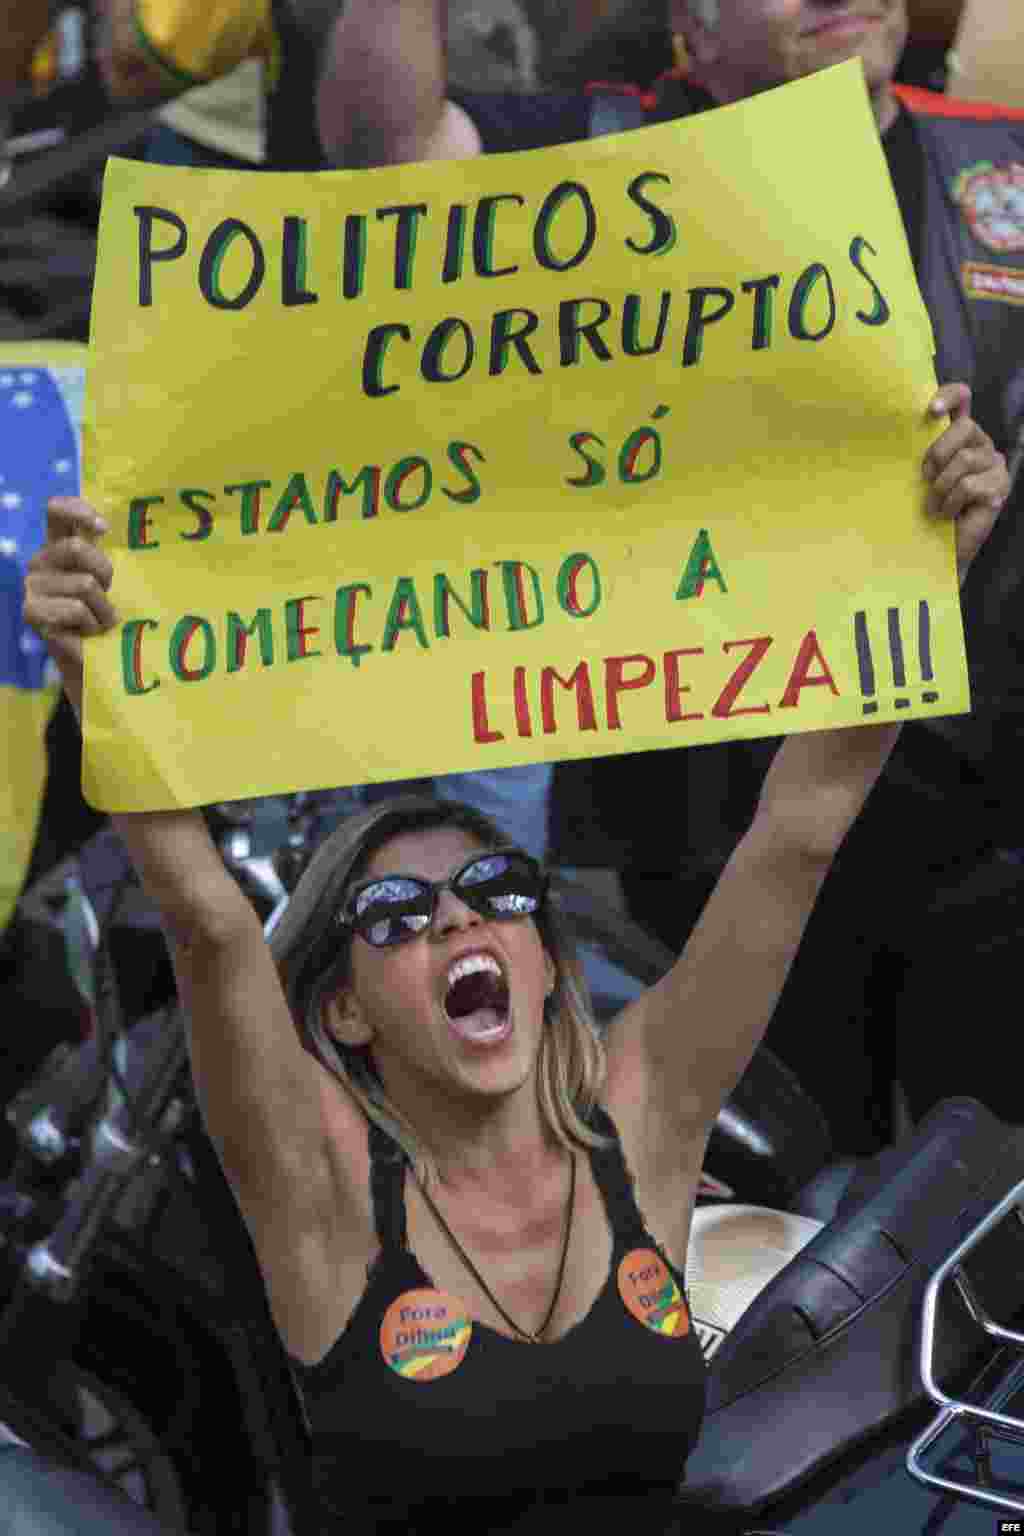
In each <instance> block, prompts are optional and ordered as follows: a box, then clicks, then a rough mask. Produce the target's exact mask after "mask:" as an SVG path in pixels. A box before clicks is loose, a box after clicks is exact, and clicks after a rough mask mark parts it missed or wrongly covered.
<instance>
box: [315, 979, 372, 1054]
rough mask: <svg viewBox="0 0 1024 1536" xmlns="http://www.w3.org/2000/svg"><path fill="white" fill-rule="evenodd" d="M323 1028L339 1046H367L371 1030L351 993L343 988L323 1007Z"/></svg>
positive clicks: (370, 1038)
mask: <svg viewBox="0 0 1024 1536" xmlns="http://www.w3.org/2000/svg"><path fill="white" fill-rule="evenodd" d="M323 1010H324V1013H323V1018H324V1028H325V1029H326V1030H327V1033H328V1034H329V1035H330V1036H331V1037H332V1039H334V1040H337V1041H338V1043H339V1044H340V1045H369V1043H370V1041H371V1040H372V1039H373V1030H372V1029H371V1028H370V1026H369V1024H368V1023H367V1021H366V1019H365V1018H364V1016H363V1012H362V1009H361V1008H360V1007H359V1004H358V1003H357V1002H356V999H355V997H354V996H353V995H352V993H351V991H350V990H349V989H348V988H347V987H345V988H343V989H342V990H341V991H340V992H336V993H335V994H334V996H333V997H329V998H328V999H327V1000H326V1002H325V1003H324V1005H323Z"/></svg>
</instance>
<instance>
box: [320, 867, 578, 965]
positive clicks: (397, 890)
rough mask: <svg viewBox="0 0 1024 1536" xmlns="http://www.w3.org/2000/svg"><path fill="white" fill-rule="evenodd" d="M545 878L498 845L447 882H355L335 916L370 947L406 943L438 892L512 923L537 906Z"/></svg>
mask: <svg viewBox="0 0 1024 1536" xmlns="http://www.w3.org/2000/svg"><path fill="white" fill-rule="evenodd" d="M547 888H548V879H547V876H546V875H545V874H544V872H543V870H542V869H541V867H540V865H539V864H538V863H537V861H536V859H532V858H531V857H530V855H529V854H528V853H523V852H522V850H521V849H519V848H499V849H495V850H493V851H492V852H490V853H475V854H474V855H473V857H472V858H471V859H467V861H466V863H465V864H462V865H460V867H459V868H458V869H457V870H456V871H455V873H454V874H453V875H450V876H449V877H448V879H447V880H423V879H421V877H420V876H419V875H377V876H375V877H374V878H373V879H372V880H362V881H360V883H359V884H358V885H356V886H353V888H352V890H351V891H349V893H348V895H347V896H346V898H345V903H344V906H343V907H342V909H341V913H340V914H339V916H338V919H337V920H338V922H339V923H340V924H341V926H342V927H344V928H348V929H350V930H351V931H352V932H353V933H358V934H359V936H360V938H362V939H365V940H366V942H367V944H372V945H373V947H374V949H385V948H387V947H388V945H391V944H405V943H406V942H407V941H408V940H409V939H415V938H416V937H417V936H418V935H419V934H421V933H423V932H425V930H426V929H427V928H428V927H429V926H430V922H431V919H432V918H433V916H434V912H435V909H436V907H437V898H438V895H439V893H440V892H441V891H452V892H454V894H455V895H456V896H457V897H458V898H459V900H460V901H463V902H465V904H466V906H467V907H470V908H471V909H472V910H473V911H474V912H477V913H479V915H480V916H481V917H485V918H487V919H488V920H489V921H495V922H511V921H512V920H513V919H514V918H520V917H530V916H531V915H532V914H533V913H534V912H537V911H539V910H540V908H541V906H542V905H543V903H544V897H545V895H546V894H547Z"/></svg>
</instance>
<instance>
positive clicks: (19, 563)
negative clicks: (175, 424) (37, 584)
mask: <svg viewBox="0 0 1024 1536" xmlns="http://www.w3.org/2000/svg"><path fill="white" fill-rule="evenodd" d="M84 377H85V348H84V347H81V346H78V345H76V344H75V343H73V342H36V343H28V344H25V345H8V344H5V343H0V718H2V720H3V730H2V733H0V739H2V743H3V745H2V746H0V930H2V929H3V928H5V927H6V925H7V923H8V922H9V920H10V917H11V913H12V912H13V910H14V906H15V903H16V902H17V899H18V896H19V895H20V893H21V887H22V884H23V882H24V879H25V873H26V870H27V868H28V861H29V858H30V857H31V853H32V845H33V843H34V841H35V835H36V827H37V825H38V822H39V811H40V807H41V805H42V799H43V792H44V790H45V788H46V748H45V743H44V735H45V731H46V726H47V723H48V721H49V718H50V715H51V713H52V712H53V706H54V703H55V702H56V699H57V694H58V688H57V685H56V681H55V677H54V672H53V668H52V666H51V664H50V662H49V658H48V657H47V654H46V648H45V646H44V645H43V642H42V641H41V640H40V639H39V637H38V635H36V634H34V633H33V631H32V630H30V629H28V628H27V627H26V626H25V625H24V624H23V622H22V617H21V613H22V604H23V599H24V580H25V568H26V566H27V565H28V562H29V560H30V559H31V558H32V555H33V554H34V552H35V551H36V550H37V549H38V548H39V546H40V544H41V543H42V541H43V539H44V537H45V533H46V502H47V499H48V498H49V497H50V496H52V495H57V494H71V493H74V492H77V490H78V488H79V445H80V430H81V420H82V397H83V390H84Z"/></svg>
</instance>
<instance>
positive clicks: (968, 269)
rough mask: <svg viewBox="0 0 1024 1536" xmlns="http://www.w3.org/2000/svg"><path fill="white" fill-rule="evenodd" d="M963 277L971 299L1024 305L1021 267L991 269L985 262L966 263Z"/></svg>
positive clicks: (962, 273) (965, 289)
mask: <svg viewBox="0 0 1024 1536" xmlns="http://www.w3.org/2000/svg"><path fill="white" fill-rule="evenodd" d="M961 277H962V278H963V284H964V293H966V295H967V297H968V298H969V299H1000V300H1002V302H1003V303H1004V304H1024V269H1021V268H1020V267H990V266H987V265H986V264H985V262H983V261H965V262H964V264H963V267H962V268H961Z"/></svg>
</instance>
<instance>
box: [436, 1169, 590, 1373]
mask: <svg viewBox="0 0 1024 1536" xmlns="http://www.w3.org/2000/svg"><path fill="white" fill-rule="evenodd" d="M419 1189H420V1193H421V1194H422V1196H423V1198H424V1200H425V1201H426V1202H427V1204H428V1205H429V1207H430V1209H431V1210H432V1211H433V1213H434V1215H435V1216H436V1217H437V1220H438V1223H439V1225H440V1227H441V1229H442V1231H443V1232H444V1233H445V1235H446V1237H447V1238H448V1241H449V1242H450V1243H451V1245H452V1247H453V1248H454V1249H455V1251H456V1253H457V1254H458V1255H459V1258H460V1259H461V1260H462V1262H463V1264H465V1266H466V1268H467V1269H468V1270H469V1272H470V1274H471V1275H472V1276H473V1278H474V1280H475V1281H476V1283H477V1284H478V1285H479V1287H480V1289H481V1290H482V1291H483V1293H484V1295H485V1296H486V1297H487V1298H488V1300H489V1301H490V1302H491V1305H492V1306H493V1307H494V1308H495V1309H496V1310H497V1311H498V1312H500V1313H501V1315H502V1317H503V1318H504V1319H505V1321H506V1323H508V1325H509V1327H510V1328H513V1329H514V1330H515V1332H516V1333H518V1334H519V1337H520V1338H522V1339H528V1340H529V1342H530V1343H531V1344H539V1343H540V1342H541V1339H542V1338H543V1337H544V1334H545V1332H546V1331H547V1327H548V1324H549V1323H550V1321H551V1319H552V1317H553V1316H554V1314H555V1307H556V1306H557V1305H558V1298H559V1296H561V1294H562V1281H563V1280H564V1278H565V1261H566V1258H567V1256H568V1253H569V1238H570V1236H571V1235H572V1218H573V1212H574V1211H575V1209H576V1154H575V1152H570V1154H569V1201H568V1208H567V1211H566V1218H565V1238H564V1240H563V1242H562V1257H561V1259H560V1260H559V1262H558V1275H557V1278H556V1280H555V1290H554V1294H553V1296H552V1297H551V1305H550V1306H549V1307H548V1310H547V1314H546V1316H545V1318H544V1321H543V1322H542V1323H541V1325H540V1327H539V1328H538V1329H537V1332H536V1333H531V1332H530V1330H529V1329H528V1328H522V1327H520V1325H519V1324H518V1323H517V1322H516V1320H515V1318H514V1317H509V1315H508V1313H507V1312H506V1311H505V1308H504V1307H503V1306H502V1304H501V1302H500V1301H499V1300H498V1298H497V1296H495V1294H494V1292H493V1291H492V1290H491V1288H490V1286H489V1285H488V1284H487V1281H486V1280H485V1279H484V1277H483V1275H482V1274H481V1273H480V1271H479V1270H478V1269H477V1267H476V1265H475V1264H474V1263H473V1260H472V1259H471V1258H470V1257H469V1254H468V1253H467V1252H466V1250H465V1249H464V1248H463V1246H462V1244H461V1243H460V1242H459V1240H458V1238H457V1237H456V1236H455V1233H454V1232H453V1231H452V1229H451V1227H450V1226H449V1225H448V1223H447V1222H446V1221H445V1219H444V1217H443V1216H442V1215H441V1212H440V1211H439V1210H438V1208H437V1206H436V1205H435V1204H434V1202H433V1200H432V1199H431V1197H430V1194H429V1193H428V1191H427V1189H426V1188H425V1186H424V1185H422V1184H421V1185H420V1186H419Z"/></svg>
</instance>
